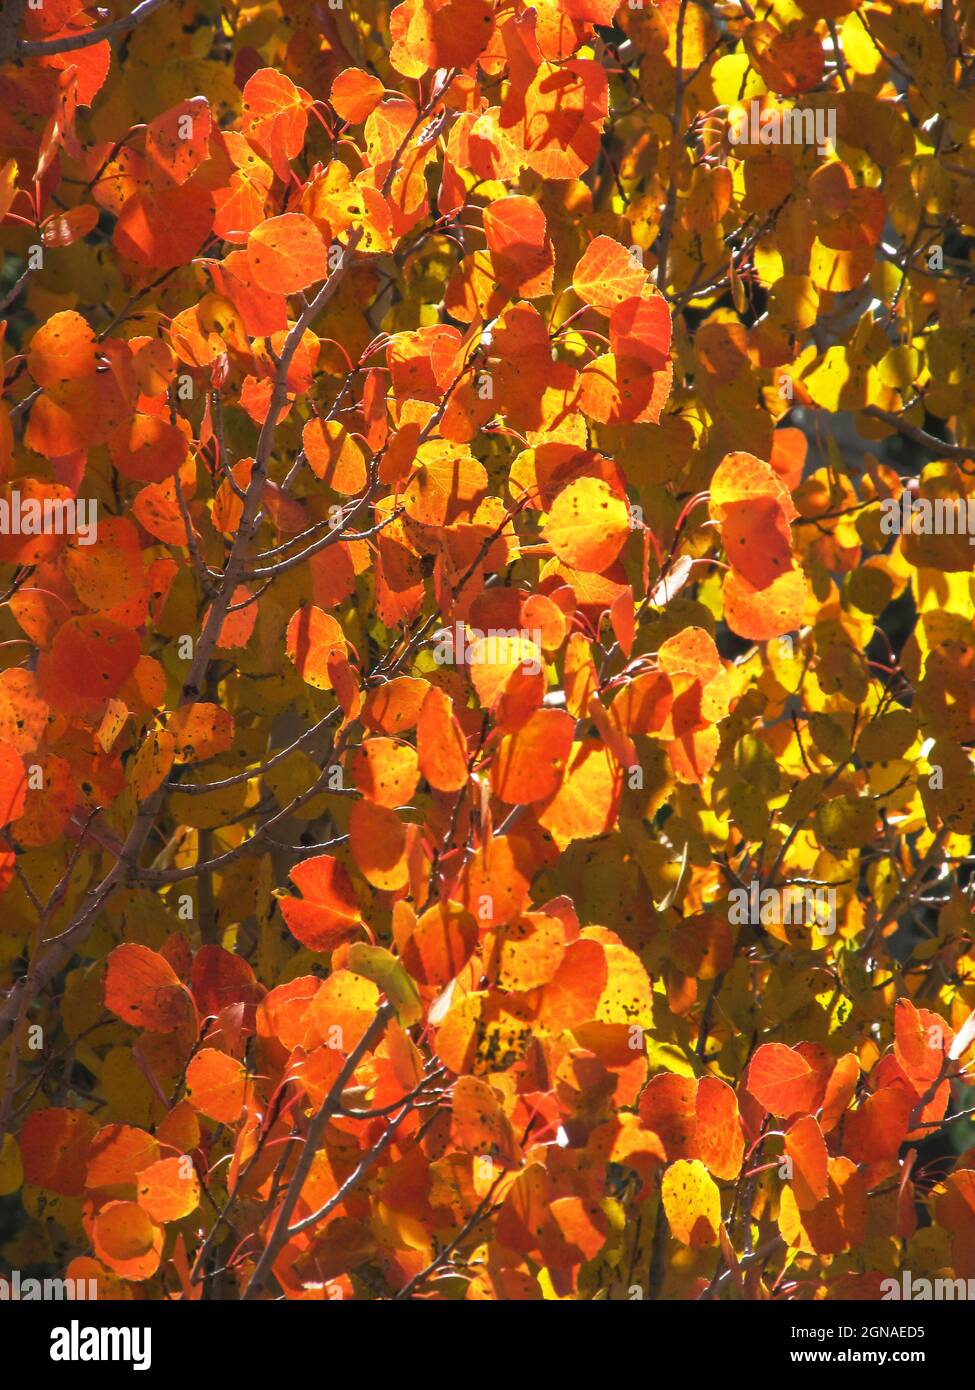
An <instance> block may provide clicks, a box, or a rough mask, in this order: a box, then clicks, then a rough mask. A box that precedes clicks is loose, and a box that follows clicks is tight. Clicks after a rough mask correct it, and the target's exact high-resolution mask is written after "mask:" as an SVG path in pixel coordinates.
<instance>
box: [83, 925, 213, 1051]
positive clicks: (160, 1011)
mask: <svg viewBox="0 0 975 1390" xmlns="http://www.w3.org/2000/svg"><path fill="white" fill-rule="evenodd" d="M105 1007H106V1008H107V1009H109V1010H110V1011H111V1012H112V1013H113V1014H117V1015H118V1017H119V1018H121V1019H123V1020H124V1021H125V1022H126V1023H131V1024H132V1025H133V1027H135V1028H150V1029H152V1031H153V1032H154V1033H172V1032H175V1031H176V1029H178V1028H181V1027H182V1026H183V1025H184V1023H186V1022H187V1021H188V1020H191V1019H193V1018H194V1016H195V1012H196V1011H195V1009H194V1006H193V1000H192V998H191V996H190V994H189V991H188V990H187V989H186V987H185V986H184V985H183V983H182V981H181V980H180V979H179V977H178V975H177V974H176V972H175V971H174V970H173V967H172V966H171V965H170V964H169V961H168V960H166V958H165V956H161V955H160V954H159V952H158V951H151V950H150V949H149V947H148V946H139V945H138V944H137V943H135V942H125V943H124V944H123V945H121V946H116V947H115V949H114V951H112V952H111V953H110V955H109V957H108V967H107V969H106V972H105Z"/></svg>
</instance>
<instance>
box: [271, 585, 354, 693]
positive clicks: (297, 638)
mask: <svg viewBox="0 0 975 1390" xmlns="http://www.w3.org/2000/svg"><path fill="white" fill-rule="evenodd" d="M284 640H285V649H286V651H287V653H288V656H289V657H290V659H291V661H292V662H293V663H294V667H295V670H296V671H297V672H298V674H299V676H300V677H301V679H302V680H303V681H305V682H306V683H307V684H308V685H313V686H314V687H315V689H316V690H331V689H332V676H331V673H330V671H329V668H328V659H329V657H330V656H331V655H332V653H333V652H336V653H338V655H340V656H344V655H345V653H346V642H345V636H344V634H343V632H342V629H341V628H340V627H339V625H338V623H337V622H336V621H335V619H334V618H333V617H331V616H330V615H329V614H328V613H324V612H323V611H322V609H320V608H316V607H315V606H314V604H309V605H308V606H307V607H303V608H299V609H298V611H297V612H296V613H295V614H294V615H293V616H292V619H291V621H290V622H289V623H288V630H287V632H286V633H285V639H284Z"/></svg>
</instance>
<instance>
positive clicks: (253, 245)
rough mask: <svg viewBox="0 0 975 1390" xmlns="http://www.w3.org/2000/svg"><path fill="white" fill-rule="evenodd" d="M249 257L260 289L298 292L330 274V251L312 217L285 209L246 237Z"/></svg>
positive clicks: (282, 292) (249, 262) (281, 292)
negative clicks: (280, 214) (284, 211)
mask: <svg viewBox="0 0 975 1390" xmlns="http://www.w3.org/2000/svg"><path fill="white" fill-rule="evenodd" d="M247 261H248V265H249V267H250V271H251V274H252V275H253V277H254V279H255V281H256V282H257V284H258V285H260V287H261V289H263V290H267V291H269V292H273V293H276V294H297V292H298V291H299V290H306V289H307V288H308V287H309V285H313V284H315V282H316V281H318V280H324V279H325V277H326V276H327V275H328V252H327V251H326V249H325V243H324V241H323V240H322V234H321V232H320V231H319V230H318V228H317V227H316V226H315V224H314V222H313V221H312V220H311V218H310V217H306V216H305V215H304V213H301V212H286V213H283V214H282V216H280V217H271V218H269V219H268V220H267V221H266V222H262V223H261V224H260V226H258V227H255V228H254V230H253V231H252V232H251V233H250V235H249V236H248V238H247Z"/></svg>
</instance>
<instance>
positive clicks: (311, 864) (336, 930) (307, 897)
mask: <svg viewBox="0 0 975 1390" xmlns="http://www.w3.org/2000/svg"><path fill="white" fill-rule="evenodd" d="M288 877H289V878H290V879H291V881H292V883H293V884H294V885H295V887H296V888H298V889H299V890H300V892H301V894H302V896H301V898H288V897H282V898H279V899H278V906H279V907H280V908H281V915H282V916H283V918H284V920H285V922H286V923H287V924H288V930H289V931H290V932H291V934H292V936H294V937H296V938H297V939H298V940H299V941H300V942H301V944H302V945H303V946H307V947H308V949H309V950H310V951H332V950H334V949H335V947H336V946H338V945H339V943H340V942H342V941H347V940H349V939H350V938H351V937H353V936H355V935H356V933H357V932H358V929H359V926H360V925H361V922H362V916H361V914H360V912H359V904H358V903H357V901H356V897H355V892H354V890H353V888H352V880H351V879H350V878H349V873H348V870H347V869H346V867H345V865H344V864H342V863H340V862H339V860H338V859H335V858H334V857H333V856H332V855H330V854H319V855H316V856H315V857H314V858H312V859H305V860H303V861H302V863H300V864H296V865H295V866H294V868H293V869H292V870H291V872H290V874H289V875H288Z"/></svg>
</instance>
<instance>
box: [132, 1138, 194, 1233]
mask: <svg viewBox="0 0 975 1390" xmlns="http://www.w3.org/2000/svg"><path fill="white" fill-rule="evenodd" d="M137 1198H138V1202H139V1206H140V1207H144V1208H145V1210H146V1211H147V1212H148V1213H149V1215H150V1216H151V1217H152V1219H153V1221H158V1222H160V1223H162V1222H164V1221H181V1220H182V1218H183V1217H184V1216H189V1214H190V1212H191V1211H195V1210H196V1208H197V1207H198V1206H199V1205H200V1182H199V1179H198V1178H197V1176H196V1171H195V1169H194V1168H193V1163H192V1161H191V1160H190V1159H189V1158H187V1157H186V1156H185V1155H183V1156H181V1157H179V1158H162V1159H160V1160H159V1162H158V1163H151V1164H149V1166H148V1167H147V1168H145V1169H144V1170H143V1171H142V1172H141V1173H140V1174H139V1179H138V1192H137Z"/></svg>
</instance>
